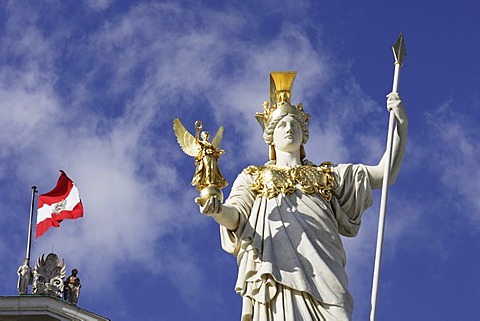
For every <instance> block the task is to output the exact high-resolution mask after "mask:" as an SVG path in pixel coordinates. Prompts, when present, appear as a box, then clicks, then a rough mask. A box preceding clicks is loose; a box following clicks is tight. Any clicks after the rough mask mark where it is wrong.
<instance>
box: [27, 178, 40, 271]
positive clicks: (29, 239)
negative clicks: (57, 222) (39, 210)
mask: <svg viewBox="0 0 480 321" xmlns="http://www.w3.org/2000/svg"><path fill="white" fill-rule="evenodd" d="M36 192H37V187H36V186H35V185H34V186H32V200H31V205H30V221H29V223H28V237H27V255H26V256H25V260H27V262H26V263H27V265H28V264H29V262H30V250H31V246H32V245H31V243H32V229H33V211H34V207H35V193H36Z"/></svg>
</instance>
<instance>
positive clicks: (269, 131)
mask: <svg viewBox="0 0 480 321" xmlns="http://www.w3.org/2000/svg"><path fill="white" fill-rule="evenodd" d="M287 115H290V116H292V117H293V118H294V119H295V120H296V121H298V123H299V124H300V127H301V128H302V133H303V135H302V145H304V144H306V143H307V141H308V124H306V123H305V121H304V120H303V119H302V118H300V117H299V116H298V115H295V114H287V113H285V114H281V115H279V116H278V117H276V118H274V119H272V120H271V121H270V123H269V124H268V126H267V127H266V128H265V130H264V131H263V140H264V141H265V143H267V144H269V145H271V144H272V143H273V131H274V130H275V127H277V124H278V122H279V121H280V120H281V119H282V118H283V117H285V116H287Z"/></svg>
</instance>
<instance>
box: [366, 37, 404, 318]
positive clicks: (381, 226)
mask: <svg viewBox="0 0 480 321" xmlns="http://www.w3.org/2000/svg"><path fill="white" fill-rule="evenodd" d="M392 50H393V55H394V57H395V73H394V75H393V88H392V92H393V93H397V92H398V80H399V78H400V67H401V66H402V63H403V59H404V58H405V57H406V56H407V52H406V50H405V43H404V41H403V33H400V35H399V36H398V38H397V41H395V43H394V44H393V46H392ZM394 125H395V113H394V112H393V111H392V110H391V111H390V118H389V121H388V136H387V149H386V151H385V156H386V160H385V168H384V172H383V182H382V198H381V201H380V215H379V219H378V234H377V250H376V253H375V268H374V271H373V286H372V300H371V303H372V310H371V311H370V321H375V314H376V308H377V295H378V283H379V278H380V264H381V261H382V248H383V234H384V231H385V216H386V212H387V196H388V180H389V176H390V167H391V163H392V145H393V130H394Z"/></svg>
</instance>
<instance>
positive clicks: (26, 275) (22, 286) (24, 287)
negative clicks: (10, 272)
mask: <svg viewBox="0 0 480 321" xmlns="http://www.w3.org/2000/svg"><path fill="white" fill-rule="evenodd" d="M17 274H18V283H17V290H18V294H27V292H28V286H29V285H31V284H32V279H33V274H32V268H31V267H30V266H29V265H28V259H25V260H24V261H23V264H22V265H20V266H19V267H18V271H17Z"/></svg>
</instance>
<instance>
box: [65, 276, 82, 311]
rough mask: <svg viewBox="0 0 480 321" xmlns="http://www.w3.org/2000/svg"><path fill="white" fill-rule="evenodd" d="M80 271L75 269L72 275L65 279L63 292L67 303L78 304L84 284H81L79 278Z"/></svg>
mask: <svg viewBox="0 0 480 321" xmlns="http://www.w3.org/2000/svg"><path fill="white" fill-rule="evenodd" d="M77 274H78V270H77V269H73V270H72V275H70V276H68V277H67V278H66V279H65V282H64V284H65V288H64V291H63V297H64V299H65V301H67V302H70V303H73V304H77V303H78V298H79V297H80V288H81V287H82V284H81V283H80V278H79V277H78V276H77Z"/></svg>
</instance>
